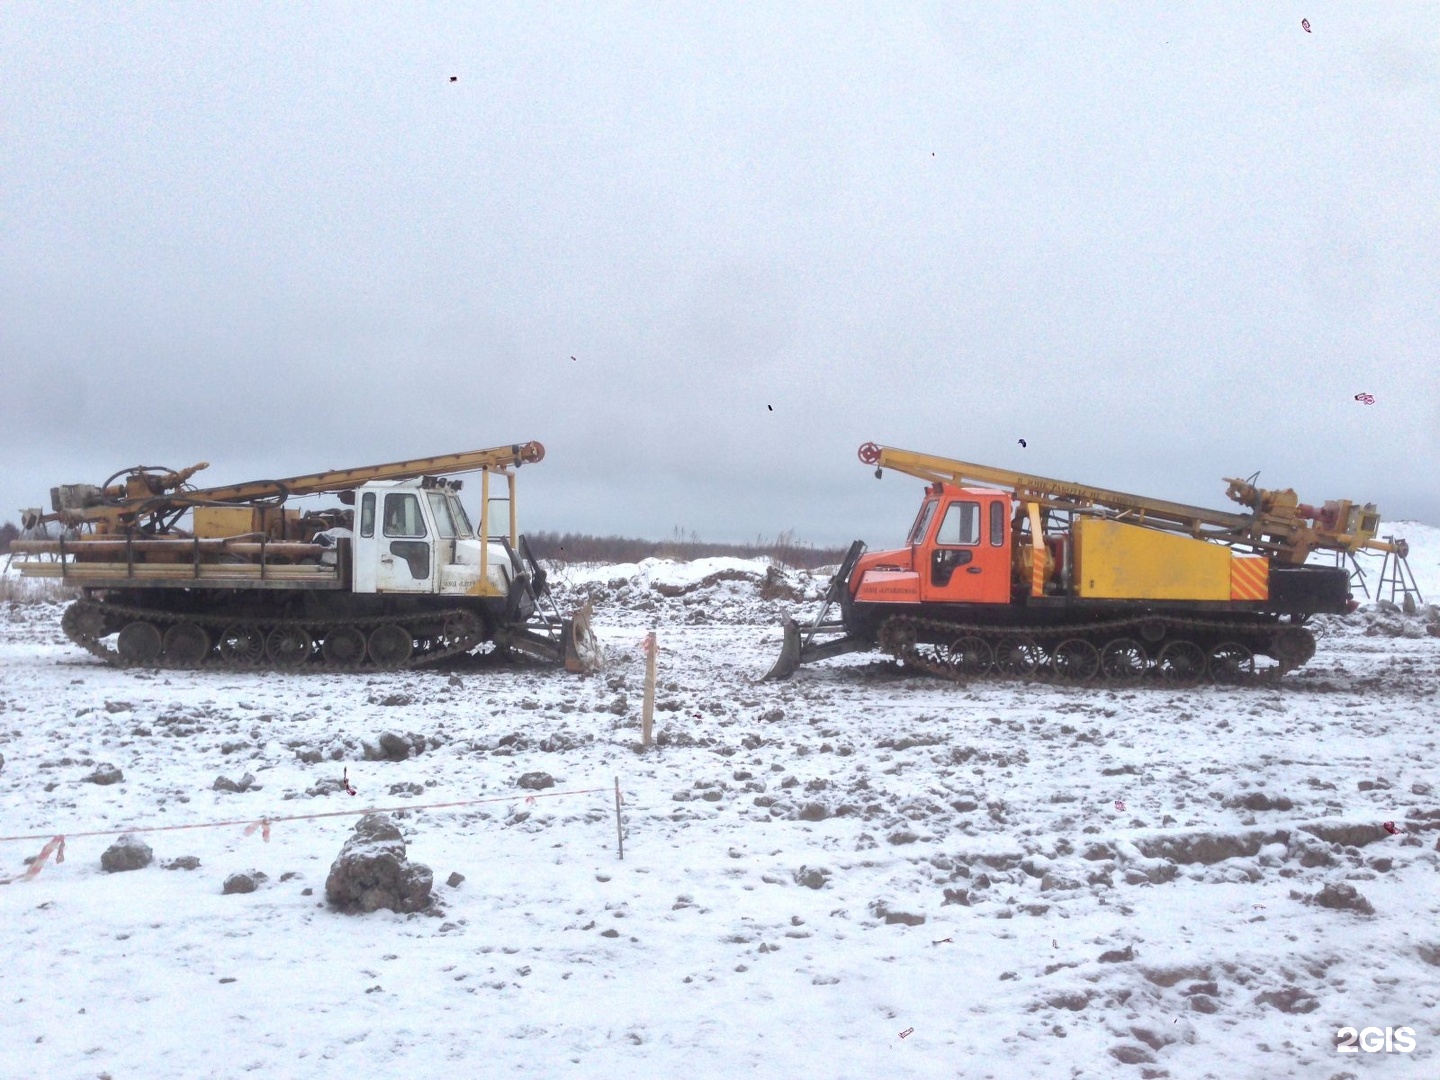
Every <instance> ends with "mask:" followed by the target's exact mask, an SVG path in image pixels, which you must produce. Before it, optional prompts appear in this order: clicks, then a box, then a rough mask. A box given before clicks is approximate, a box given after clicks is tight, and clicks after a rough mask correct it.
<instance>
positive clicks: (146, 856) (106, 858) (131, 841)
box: [100, 833, 155, 874]
mask: <svg viewBox="0 0 1440 1080" xmlns="http://www.w3.org/2000/svg"><path fill="white" fill-rule="evenodd" d="M154 858H155V853H154V852H153V851H151V850H150V845H149V844H147V843H145V841H144V840H138V839H136V838H135V837H134V836H131V835H130V834H129V833H126V834H125V835H124V836H122V837H120V839H119V840H116V841H115V842H114V843H113V844H111V845H110V846H109V847H108V848H106V849H105V853H104V854H103V855H101V856H100V869H101V870H104V871H105V872H106V873H107V874H115V873H119V872H120V871H122V870H140V869H142V868H144V867H146V866H149V865H150V863H151V862H152V861H153V860H154Z"/></svg>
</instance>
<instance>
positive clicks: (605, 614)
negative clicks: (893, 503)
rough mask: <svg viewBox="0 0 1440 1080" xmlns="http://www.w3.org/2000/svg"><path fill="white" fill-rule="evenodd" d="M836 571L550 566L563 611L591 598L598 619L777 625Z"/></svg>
mask: <svg viewBox="0 0 1440 1080" xmlns="http://www.w3.org/2000/svg"><path fill="white" fill-rule="evenodd" d="M835 569H836V568H835V567H825V568H822V569H819V570H813V571H812V570H792V569H789V568H787V567H780V566H775V565H773V564H771V563H769V562H767V561H765V560H758V559H733V558H714V559H696V560H695V561H694V562H689V563H684V562H674V561H672V560H670V559H646V560H644V561H643V562H640V563H619V564H616V565H614V566H586V567H579V568H575V567H571V568H565V567H557V568H555V569H553V570H551V572H550V584H551V588H552V589H553V590H554V593H555V597H556V602H557V603H558V604H559V605H560V607H561V608H562V609H563V610H570V609H573V608H576V607H579V606H580V605H581V604H583V603H584V602H585V601H587V600H588V601H589V602H590V603H591V605H592V606H593V608H594V611H595V621H596V623H597V624H598V623H601V622H607V621H608V622H610V623H612V624H617V625H641V624H642V623H648V624H649V625H652V626H673V625H683V624H689V625H695V624H699V623H726V624H730V625H749V624H754V623H766V624H770V623H773V624H775V625H777V626H778V625H779V623H780V619H781V617H782V616H783V615H787V614H794V613H795V612H796V610H797V608H803V607H804V606H806V605H814V604H815V603H817V602H818V601H819V600H820V599H821V597H822V596H823V595H824V593H825V590H826V588H827V587H828V586H829V583H830V577H831V575H832V574H833V573H834V572H835Z"/></svg>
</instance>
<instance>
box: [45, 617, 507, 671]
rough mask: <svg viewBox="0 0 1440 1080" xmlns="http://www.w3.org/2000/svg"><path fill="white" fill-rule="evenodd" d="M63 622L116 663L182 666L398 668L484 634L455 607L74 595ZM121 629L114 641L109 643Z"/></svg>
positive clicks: (466, 646) (470, 644) (458, 648)
mask: <svg viewBox="0 0 1440 1080" xmlns="http://www.w3.org/2000/svg"><path fill="white" fill-rule="evenodd" d="M61 627H62V628H63V629H64V631H65V635H66V636H67V637H68V638H69V639H70V640H71V641H73V642H75V644H77V645H79V646H80V647H81V648H83V649H85V650H86V651H87V652H89V653H91V654H92V655H94V656H97V657H99V658H100V659H101V660H104V661H105V662H106V663H107V664H110V665H112V666H115V667H144V668H171V669H182V670H195V669H204V670H217V671H264V670H277V671H357V670H371V671H376V670H388V671H400V670H405V669H409V668H418V667H423V666H425V665H427V664H434V663H437V662H439V661H442V660H446V659H449V658H450V657H454V656H459V655H461V654H463V653H467V652H469V651H470V650H471V649H474V648H475V647H476V646H478V645H480V644H481V643H482V642H484V641H486V640H487V634H486V632H485V626H484V624H483V622H482V621H481V620H480V619H479V618H478V617H477V616H476V615H475V614H474V613H473V612H470V611H465V610H462V609H458V608H457V609H453V610H446V611H435V612H425V613H424V614H409V615H377V616H368V617H364V618H351V619H311V618H280V617H257V618H244V617H227V616H206V615H193V614H181V613H177V612H174V611H167V610H164V609H160V608H149V607H139V606H135V605H132V604H116V603H110V602H101V601H96V600H77V601H76V602H75V603H73V604H71V605H70V606H69V607H68V608H67V609H66V610H65V616H64V618H63V619H62V620H61ZM386 627H393V628H394V630H393V631H385V630H383V629H382V628H386ZM147 628H148V629H147ZM377 630H380V631H381V633H380V634H379V635H377V634H376V631H377ZM117 631H118V633H119V636H118V637H117V639H116V642H115V644H114V645H109V644H106V642H105V641H104V640H103V639H104V638H106V637H108V636H110V635H111V634H115V633H116V632H117ZM127 635H129V636H128V637H127Z"/></svg>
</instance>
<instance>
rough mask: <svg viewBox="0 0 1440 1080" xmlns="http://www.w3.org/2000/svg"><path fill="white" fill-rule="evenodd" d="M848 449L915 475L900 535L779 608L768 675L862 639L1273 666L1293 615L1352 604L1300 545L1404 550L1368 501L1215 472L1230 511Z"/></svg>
mask: <svg viewBox="0 0 1440 1080" xmlns="http://www.w3.org/2000/svg"><path fill="white" fill-rule="evenodd" d="M860 460H861V462H863V463H864V464H866V465H869V466H874V468H875V475H876V476H877V477H879V476H881V475H882V473H883V470H884V469H893V470H895V471H897V472H903V473H907V474H909V475H911V476H916V477H919V478H920V479H922V480H925V481H926V482H927V486H926V489H925V498H924V501H923V503H922V504H921V508H920V512H919V515H918V516H917V517H916V519H915V523H914V525H913V526H912V528H911V530H910V534H909V536H908V538H907V541H906V546H905V547H903V548H900V549H898V550H894V551H880V552H873V553H870V554H865V545H864V543H862V542H861V541H859V540H857V541H855V543H854V544H852V545H851V547H850V550H849V552H848V553H847V555H846V558H845V560H844V561H843V563H842V564H841V566H840V569H839V571H838V572H837V573H836V575H835V576H834V577H833V578H832V579H831V582H830V589H829V592H828V593H827V595H826V597H825V601H824V605H823V606H822V608H821V610H820V612H819V614H818V615H817V616H816V617H815V618H814V620H813V621H811V622H810V623H809V625H807V626H804V627H801V626H800V625H799V624H798V623H796V622H795V621H794V620H793V619H788V618H787V619H786V620H785V637H784V643H783V645H782V647H781V653H780V657H779V659H778V660H777V661H776V662H775V665H774V667H772V668H771V670H770V672H769V673H768V674H767V675H766V678H769V679H783V678H788V677H789V676H790V675H791V674H793V673H794V671H795V670H796V669H797V668H798V667H799V666H800V665H801V664H805V663H810V662H812V661H815V660H822V659H825V658H827V657H832V656H839V655H841V654H844V653H849V652H859V651H866V650H871V649H875V648H877V647H878V648H880V649H882V650H884V651H886V652H888V653H890V654H891V655H893V656H895V657H897V658H899V659H902V660H904V661H905V662H906V664H907V665H909V666H913V667H915V668H918V669H920V670H923V671H928V672H931V673H934V674H937V675H941V676H944V677H948V678H953V679H964V678H967V677H977V676H981V675H987V674H991V673H998V674H1008V675H1012V676H1022V677H1032V678H1033V677H1048V678H1053V679H1055V680H1057V681H1061V682H1071V683H1085V682H1089V681H1091V680H1093V679H1096V678H1104V679H1106V680H1108V681H1112V682H1125V681H1131V680H1138V679H1140V678H1143V677H1145V676H1147V675H1150V676H1154V677H1157V678H1159V679H1161V680H1164V681H1167V682H1184V681H1191V680H1195V679H1199V678H1202V677H1205V676H1207V675H1208V676H1209V677H1211V678H1213V679H1215V680H1217V681H1222V682H1225V681H1238V680H1240V679H1242V678H1245V677H1246V676H1247V675H1250V674H1253V672H1254V671H1255V657H1256V656H1266V657H1271V658H1273V659H1274V660H1275V661H1276V670H1277V671H1279V672H1280V673H1283V672H1284V671H1286V670H1289V669H1291V668H1295V667H1298V666H1300V665H1301V664H1304V663H1305V662H1306V661H1308V660H1309V659H1310V657H1311V656H1313V655H1314V652H1315V639H1314V636H1313V635H1312V634H1311V633H1310V631H1309V630H1307V629H1305V628H1304V626H1303V625H1302V624H1303V623H1304V621H1305V619H1306V618H1308V617H1309V616H1310V615H1312V614H1316V613H1322V612H1325V613H1334V614H1340V613H1344V612H1346V611H1350V610H1353V609H1354V606H1355V605H1354V602H1353V601H1352V600H1351V598H1350V595H1349V591H1348V590H1349V574H1348V572H1347V571H1346V570H1345V569H1343V568H1338V567H1324V566H1308V565H1305V562H1306V558H1307V557H1308V555H1309V554H1310V552H1312V551H1317V550H1326V551H1337V552H1345V553H1348V554H1354V553H1355V552H1357V551H1360V550H1365V549H1369V550H1378V551H1386V552H1389V553H1391V554H1392V555H1393V556H1394V557H1395V558H1396V559H1398V560H1400V561H1401V562H1403V561H1404V559H1405V557H1406V555H1407V554H1408V548H1407V545H1406V544H1405V542H1404V541H1403V540H1397V541H1393V542H1392V541H1386V540H1378V539H1376V533H1377V532H1378V531H1379V527H1380V516H1379V514H1378V512H1377V511H1376V509H1375V507H1374V505H1365V506H1356V505H1354V504H1353V503H1350V502H1327V503H1326V504H1325V505H1324V506H1323V507H1319V508H1317V507H1313V506H1307V505H1305V504H1302V503H1300V501H1299V500H1298V499H1297V498H1296V496H1295V493H1294V492H1293V491H1289V490H1285V491H1265V490H1261V489H1258V488H1256V487H1254V486H1253V485H1252V484H1250V483H1249V482H1247V481H1244V480H1234V479H1232V480H1229V481H1228V484H1229V489H1228V491H1227V494H1228V495H1229V496H1230V498H1231V499H1233V500H1235V501H1236V502H1238V503H1240V504H1241V505H1243V506H1245V507H1247V508H1248V509H1249V511H1250V512H1249V513H1245V514H1238V513H1224V512H1220V511H1214V510H1207V509H1204V508H1202V507H1196V506H1186V505H1184V504H1181V503H1172V502H1166V501H1164V500H1160V499H1152V498H1148V497H1145V496H1140V495H1129V494H1126V493H1124V492H1119V491H1110V490H1108V489H1105V488H1097V487H1090V486H1088V485H1083V484H1075V483H1070V482H1069V481H1064V480H1054V479H1050V478H1047V477H1042V476H1032V475H1029V474H1026V473H1019V472H1013V471H1010V470H1006V469H997V468H991V467H989V466H984V465H974V464H971V463H969V462H964V461H955V460H953V459H950V458H941V457H934V456H931V455H925V454H917V453H913V452H911V451H908V450H897V449H894V448H891V447H881V446H877V445H876V444H874V443H866V444H864V445H863V446H861V447H860ZM835 605H838V606H839V608H840V618H839V619H830V618H828V616H829V613H830V610H831V608H832V607H833V606H835Z"/></svg>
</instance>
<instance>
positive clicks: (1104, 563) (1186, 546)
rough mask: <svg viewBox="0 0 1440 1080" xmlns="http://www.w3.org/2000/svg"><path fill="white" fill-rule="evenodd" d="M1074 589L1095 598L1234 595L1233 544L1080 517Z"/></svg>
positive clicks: (1179, 598)
mask: <svg viewBox="0 0 1440 1080" xmlns="http://www.w3.org/2000/svg"><path fill="white" fill-rule="evenodd" d="M1075 586H1076V589H1075V592H1076V595H1077V596H1082V597H1086V598H1089V599H1096V600H1229V599H1230V549H1229V548H1227V547H1225V546H1223V545H1221V544H1212V543H1210V542H1209V541H1207V540H1192V539H1191V538H1190V537H1188V536H1178V535H1176V534H1175V533H1167V532H1160V531H1159V530H1156V529H1146V528H1142V527H1140V526H1138V525H1125V524H1122V523H1120V522H1118V521H1107V520H1104V519H1102V518H1092V517H1080V518H1077V519H1076V521H1075Z"/></svg>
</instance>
